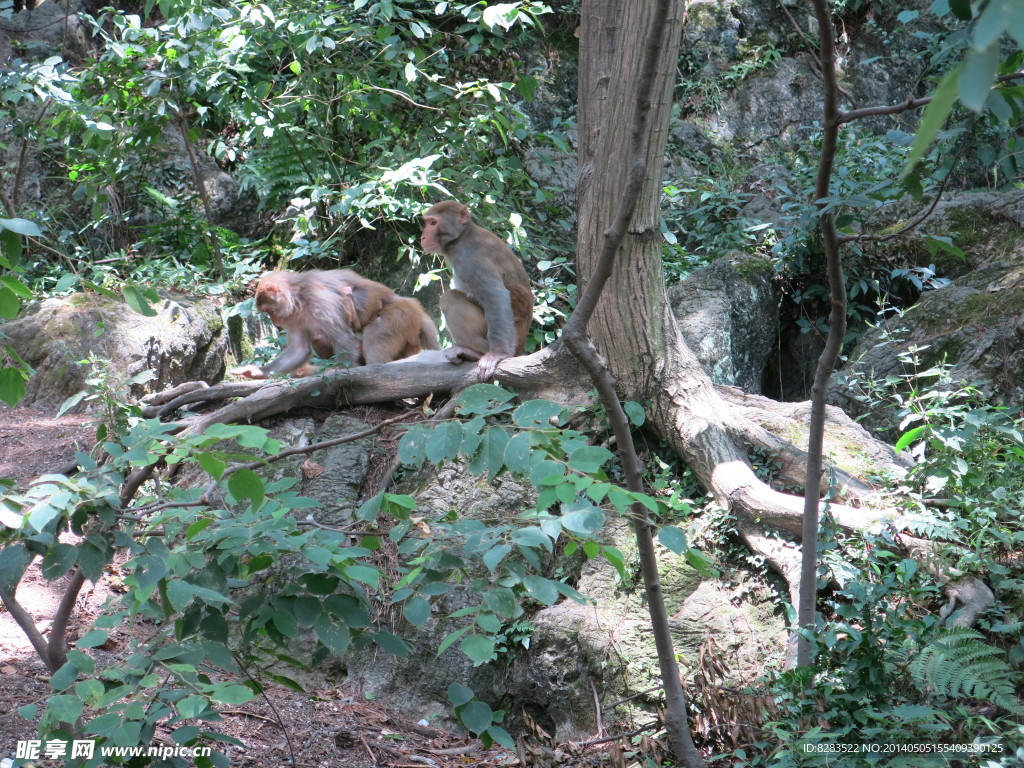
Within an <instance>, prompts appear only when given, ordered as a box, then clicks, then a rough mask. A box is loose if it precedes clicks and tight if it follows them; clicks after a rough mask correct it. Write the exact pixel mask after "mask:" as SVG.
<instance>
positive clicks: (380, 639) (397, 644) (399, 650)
mask: <svg viewBox="0 0 1024 768" xmlns="http://www.w3.org/2000/svg"><path fill="white" fill-rule="evenodd" d="M373 642H375V643H376V644H377V645H379V646H380V647H381V648H383V649H384V650H385V651H387V652H388V653H391V654H394V655H395V656H397V657H398V658H400V659H404V658H405V657H406V656H408V655H409V651H410V648H409V645H408V643H406V642H405V640H403V639H402V638H400V637H398V636H396V635H393V634H391V633H390V632H378V633H376V634H375V635H374V636H373Z"/></svg>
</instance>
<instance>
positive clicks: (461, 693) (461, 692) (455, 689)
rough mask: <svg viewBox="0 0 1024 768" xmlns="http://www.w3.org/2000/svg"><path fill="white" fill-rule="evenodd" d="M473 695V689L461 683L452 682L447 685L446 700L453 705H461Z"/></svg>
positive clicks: (470, 699) (471, 698)
mask: <svg viewBox="0 0 1024 768" xmlns="http://www.w3.org/2000/svg"><path fill="white" fill-rule="evenodd" d="M474 696H476V694H475V693H473V690H472V689H471V688H467V687H466V686H464V685H463V684H462V683H452V684H451V685H449V686H448V701H450V702H451V703H452V706H453V707H461V706H462V705H463V704H465V703H466V702H469V701H472V700H473V697H474Z"/></svg>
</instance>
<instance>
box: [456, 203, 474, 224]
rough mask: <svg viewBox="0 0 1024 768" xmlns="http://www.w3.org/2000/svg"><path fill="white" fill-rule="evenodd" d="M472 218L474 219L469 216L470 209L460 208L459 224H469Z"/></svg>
mask: <svg viewBox="0 0 1024 768" xmlns="http://www.w3.org/2000/svg"><path fill="white" fill-rule="evenodd" d="M471 218H472V217H471V216H470V215H469V208H467V207H466V206H462V207H461V208H459V215H458V217H457V219H456V220H457V221H458V222H459V224H467V223H469V220H470V219H471Z"/></svg>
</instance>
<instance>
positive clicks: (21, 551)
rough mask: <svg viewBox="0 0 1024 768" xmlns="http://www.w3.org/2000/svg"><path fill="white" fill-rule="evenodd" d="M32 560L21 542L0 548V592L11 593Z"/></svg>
mask: <svg viewBox="0 0 1024 768" xmlns="http://www.w3.org/2000/svg"><path fill="white" fill-rule="evenodd" d="M31 562H32V555H31V554H29V551H28V550H27V549H26V548H25V545H24V544H22V543H21V542H16V543H14V544H8V545H6V546H5V547H4V548H3V549H0V592H3V593H5V594H9V595H13V594H14V591H15V590H16V589H17V588H18V584H19V583H20V582H21V577H22V576H24V575H25V569H26V568H28V564H29V563H31Z"/></svg>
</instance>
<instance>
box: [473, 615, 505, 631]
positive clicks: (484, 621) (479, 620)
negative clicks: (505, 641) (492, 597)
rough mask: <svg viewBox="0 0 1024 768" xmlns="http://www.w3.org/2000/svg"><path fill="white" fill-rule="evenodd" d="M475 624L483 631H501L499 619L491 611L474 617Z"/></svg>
mask: <svg viewBox="0 0 1024 768" xmlns="http://www.w3.org/2000/svg"><path fill="white" fill-rule="evenodd" d="M476 625H477V626H478V627H480V629H482V630H483V631H484V632H489V633H490V634H492V635H496V634H498V633H499V632H500V631H501V619H499V618H498V617H497V616H495V615H494V614H493V613H481V614H478V615H477V617H476Z"/></svg>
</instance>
